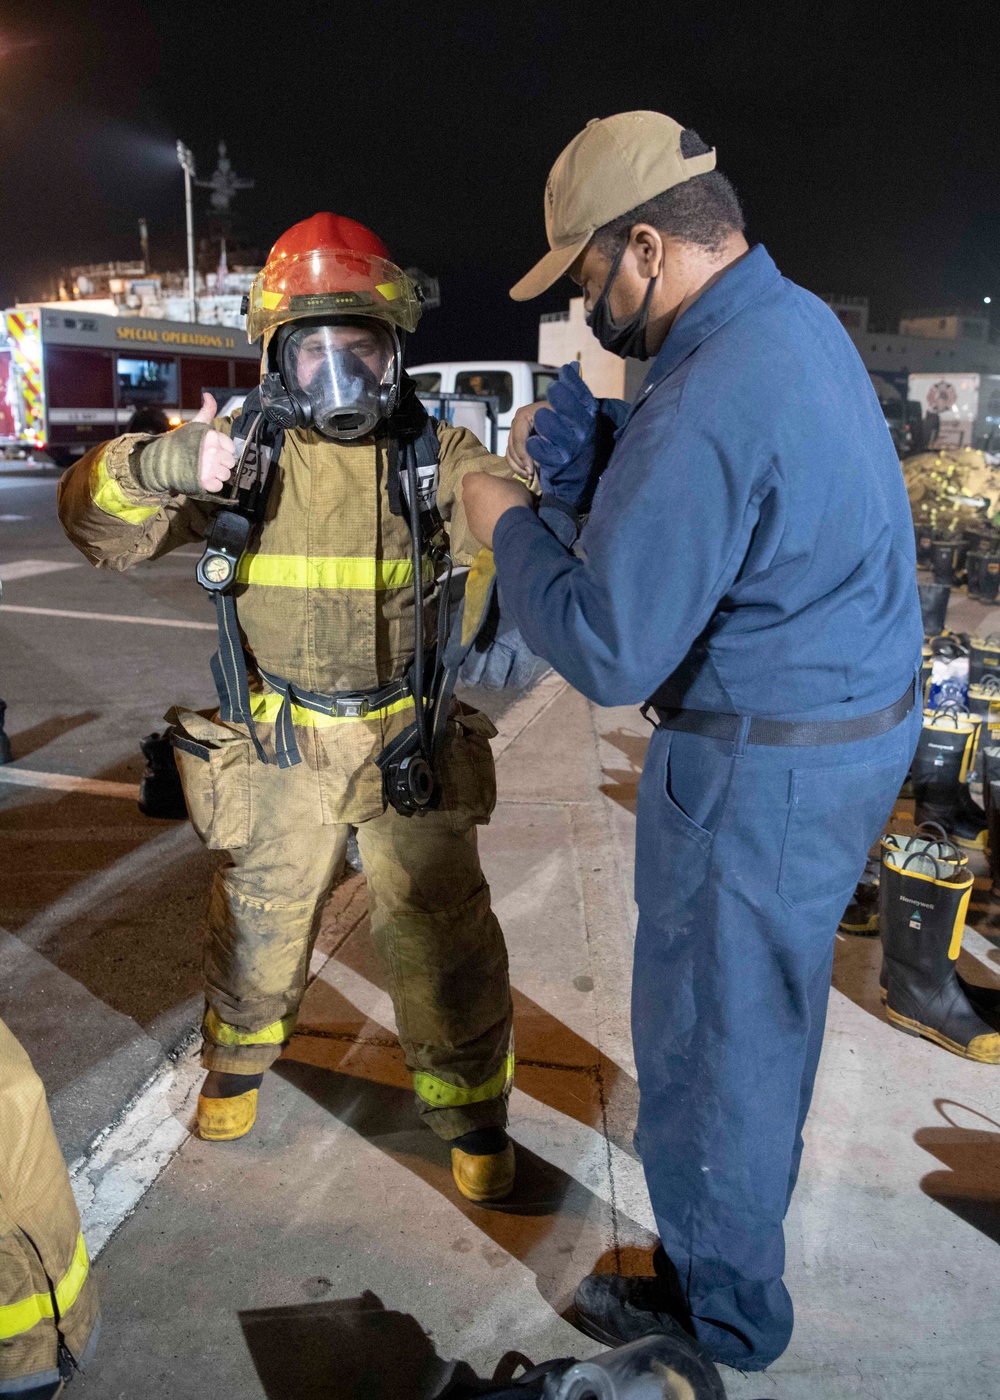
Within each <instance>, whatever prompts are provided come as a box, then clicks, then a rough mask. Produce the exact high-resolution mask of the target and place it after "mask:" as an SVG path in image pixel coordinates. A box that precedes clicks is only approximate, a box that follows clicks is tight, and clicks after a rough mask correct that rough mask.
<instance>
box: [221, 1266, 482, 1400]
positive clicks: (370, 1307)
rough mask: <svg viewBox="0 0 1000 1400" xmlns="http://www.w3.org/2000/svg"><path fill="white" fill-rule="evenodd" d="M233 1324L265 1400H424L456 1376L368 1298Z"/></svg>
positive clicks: (414, 1330)
mask: <svg viewBox="0 0 1000 1400" xmlns="http://www.w3.org/2000/svg"><path fill="white" fill-rule="evenodd" d="M239 1319H240V1326H241V1327H242V1329H243V1336H244V1339H245V1341H246V1344H247V1347H248V1349H249V1351H250V1355H251V1357H252V1358H253V1363H254V1366H255V1367H256V1368H257V1375H258V1376H259V1378H260V1382H261V1385H262V1386H263V1387H264V1392H265V1394H266V1395H267V1397H268V1400H381V1397H385V1400H390V1398H391V1400H427V1398H428V1397H430V1396H432V1395H433V1394H435V1393H436V1392H438V1391H439V1390H440V1389H441V1387H442V1385H443V1383H444V1382H445V1380H446V1379H448V1378H449V1376H450V1375H451V1374H454V1373H455V1365H454V1363H448V1362H446V1361H444V1360H443V1359H442V1358H441V1357H439V1356H438V1354H437V1352H436V1351H435V1349H434V1345H433V1343H432V1342H431V1340H430V1338H429V1337H428V1336H427V1334H426V1333H425V1332H424V1330H423V1328H422V1327H421V1326H420V1324H419V1323H418V1322H417V1320H416V1318H414V1317H411V1316H410V1314H409V1313H401V1312H392V1311H389V1310H387V1309H386V1308H385V1306H384V1305H383V1303H382V1302H381V1300H380V1299H379V1298H377V1297H376V1296H375V1294H374V1293H363V1294H362V1295H361V1297H359V1298H341V1299H336V1300H332V1301H330V1302H323V1303H304V1304H299V1305H296V1306H294V1307H286V1308H259V1309H255V1310H252V1311H246V1312H241V1313H240V1314H239ZM464 1369H465V1370H468V1368H464ZM468 1374H469V1375H470V1376H471V1375H472V1372H471V1370H469V1371H468Z"/></svg>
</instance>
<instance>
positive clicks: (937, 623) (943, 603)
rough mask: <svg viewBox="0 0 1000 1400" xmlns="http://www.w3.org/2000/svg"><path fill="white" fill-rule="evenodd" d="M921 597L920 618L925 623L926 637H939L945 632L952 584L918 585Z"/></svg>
mask: <svg viewBox="0 0 1000 1400" xmlns="http://www.w3.org/2000/svg"><path fill="white" fill-rule="evenodd" d="M917 593H918V594H919V595H920V616H921V617H922V618H923V622H924V636H925V637H937V636H939V635H940V634H941V633H942V632H943V631H944V619H945V614H946V613H947V611H948V599H949V598H950V597H951V584H950V583H918V584H917Z"/></svg>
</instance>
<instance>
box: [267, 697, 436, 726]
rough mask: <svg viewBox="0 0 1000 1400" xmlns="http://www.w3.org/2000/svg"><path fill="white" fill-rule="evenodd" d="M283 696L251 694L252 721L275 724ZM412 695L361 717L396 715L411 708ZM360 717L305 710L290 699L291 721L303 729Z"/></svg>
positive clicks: (372, 717)
mask: <svg viewBox="0 0 1000 1400" xmlns="http://www.w3.org/2000/svg"><path fill="white" fill-rule="evenodd" d="M283 703H284V697H283V696H281V695H275V694H274V692H273V691H269V692H268V693H267V694H266V695H253V696H251V698H250V705H251V710H252V712H253V717H254V722H255V723H257V724H276V723H277V719H278V715H279V713H280V711H281V706H282V704H283ZM412 707H413V696H412V695H407V696H404V697H403V699H402V700H394V701H393V702H392V704H391V705H383V706H382V708H381V709H380V710H369V711H368V713H367V714H366V715H365V716H363V719H385V718H386V717H387V716H388V715H398V714H399V712H400V711H401V710H406V709H412ZM363 719H362V718H361V717H357V716H352V715H324V714H322V713H321V712H320V711H319V710H307V709H306V708H305V706H304V705H296V704H295V702H294V700H293V701H292V723H293V724H297V725H299V726H300V727H301V728H303V729H329V727H330V725H331V724H360V723H362V722H363Z"/></svg>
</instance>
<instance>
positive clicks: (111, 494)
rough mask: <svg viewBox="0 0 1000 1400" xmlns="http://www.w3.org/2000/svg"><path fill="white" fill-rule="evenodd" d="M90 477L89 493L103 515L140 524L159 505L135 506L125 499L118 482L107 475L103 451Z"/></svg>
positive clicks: (156, 509) (153, 512)
mask: <svg viewBox="0 0 1000 1400" xmlns="http://www.w3.org/2000/svg"><path fill="white" fill-rule="evenodd" d="M90 479H91V487H90V495H91V500H92V501H93V502H94V505H95V506H97V508H98V510H103V511H104V514H105V515H113V516H114V517H115V519H116V520H124V521H125V523H126V525H142V524H144V523H145V521H147V520H148V519H149V518H150V516H153V515H155V514H156V512H157V511H158V510H159V509H160V507H159V506H137V505H134V504H133V503H132V502H131V501H129V500H127V499H126V497H125V494H124V492H123V491H122V488H121V487H120V486H119V485H118V482H117V481H115V479H114V478H113V477H110V476H108V469H107V466H106V465H105V461H104V453H103V452H102V453H101V455H100V457H98V459H97V461H96V462H95V463H94V465H93V468H92V470H91V478H90Z"/></svg>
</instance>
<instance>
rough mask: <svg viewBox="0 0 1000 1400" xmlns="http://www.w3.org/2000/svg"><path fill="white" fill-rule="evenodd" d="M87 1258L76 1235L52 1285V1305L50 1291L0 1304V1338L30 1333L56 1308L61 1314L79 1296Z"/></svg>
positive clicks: (51, 1315) (85, 1247) (86, 1268)
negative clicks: (69, 1259) (69, 1255)
mask: <svg viewBox="0 0 1000 1400" xmlns="http://www.w3.org/2000/svg"><path fill="white" fill-rule="evenodd" d="M89 1268H90V1261H89V1260H88V1258H87V1246H86V1245H85V1244H84V1242H83V1235H82V1234H80V1235H78V1236H77V1241H76V1249H75V1250H74V1251H73V1260H72V1263H71V1264H70V1266H69V1268H68V1269H67V1270H66V1272H65V1273H64V1274H63V1276H62V1278H61V1279H60V1280H59V1282H58V1283H57V1284H56V1290H55V1291H56V1301H55V1307H53V1305H52V1294H51V1293H32V1295H31V1297H30V1298H22V1299H21V1301H20V1302H19V1303H5V1304H3V1305H2V1306H0V1341H2V1340H4V1339H5V1338H8V1337H18V1336H20V1335H21V1333H22V1332H30V1331H31V1329H32V1327H35V1326H37V1325H38V1323H39V1322H44V1320H45V1319H46V1318H47V1317H51V1318H55V1316H56V1310H57V1309H58V1314H59V1316H60V1317H65V1316H66V1314H67V1313H68V1312H69V1310H70V1308H71V1307H72V1306H73V1304H74V1303H75V1302H76V1300H77V1298H79V1296H80V1289H81V1288H82V1287H83V1281H84V1279H85V1278H86V1277H87V1270H88V1269H89Z"/></svg>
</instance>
